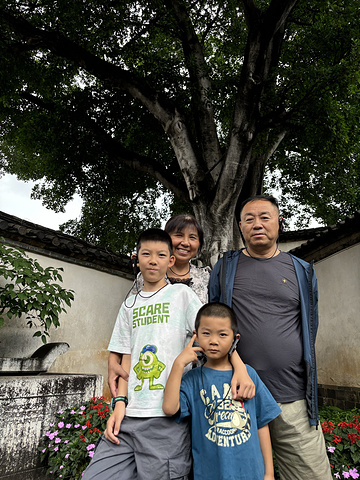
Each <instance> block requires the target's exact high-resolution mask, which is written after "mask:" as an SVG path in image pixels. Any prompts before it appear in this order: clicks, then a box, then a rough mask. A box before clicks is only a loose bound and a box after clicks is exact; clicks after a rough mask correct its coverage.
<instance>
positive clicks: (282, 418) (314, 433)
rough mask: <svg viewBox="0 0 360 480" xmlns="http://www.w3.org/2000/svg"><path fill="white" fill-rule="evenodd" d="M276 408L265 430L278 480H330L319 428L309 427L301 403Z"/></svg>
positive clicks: (322, 437)
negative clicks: (275, 462) (277, 471)
mask: <svg viewBox="0 0 360 480" xmlns="http://www.w3.org/2000/svg"><path fill="white" fill-rule="evenodd" d="M279 406H280V408H281V410H282V413H281V415H279V416H278V417H277V418H275V420H273V421H272V422H270V423H269V427H270V433H271V442H272V446H273V449H274V453H275V458H276V461H277V463H278V467H279V473H280V478H281V480H332V478H333V477H332V475H331V471H330V465H329V460H328V457H327V454H326V448H325V440H324V436H323V433H322V430H321V425H319V426H318V429H316V427H310V425H309V418H308V414H307V409H306V402H305V400H298V401H296V402H292V403H279Z"/></svg>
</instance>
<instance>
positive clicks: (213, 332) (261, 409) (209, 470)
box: [163, 303, 281, 480]
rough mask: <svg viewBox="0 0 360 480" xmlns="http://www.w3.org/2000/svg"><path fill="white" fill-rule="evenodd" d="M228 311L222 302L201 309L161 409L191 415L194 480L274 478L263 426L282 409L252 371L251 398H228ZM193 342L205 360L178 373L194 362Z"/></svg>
mask: <svg viewBox="0 0 360 480" xmlns="http://www.w3.org/2000/svg"><path fill="white" fill-rule="evenodd" d="M236 325H237V323H236V318H235V314H234V312H233V310H232V309H231V308H230V307H228V306H227V305H224V304H221V303H208V304H206V305H204V306H203V307H201V308H200V310H199V311H198V313H197V316H196V321H195V331H194V336H193V338H192V339H191V341H190V342H189V344H188V345H187V346H186V347H185V349H184V350H183V351H182V353H181V354H180V355H179V356H178V357H177V358H176V359H175V361H174V364H173V367H172V370H171V373H170V376H169V378H168V381H167V383H166V387H165V392H164V401H163V410H164V412H165V413H166V414H167V415H174V414H176V413H177V412H179V420H183V419H184V418H186V417H188V416H190V415H191V422H192V453H193V460H194V478H195V480H203V479H206V480H249V479H250V478H251V480H274V468H273V460H272V449H271V441H270V434H269V427H268V423H269V422H270V421H271V420H273V419H274V418H276V417H277V416H278V415H279V414H280V413H281V410H280V408H279V406H278V405H277V403H276V402H275V400H274V399H273V397H272V396H271V394H270V392H269V391H268V389H267V388H266V387H265V385H264V384H263V383H262V381H261V380H260V378H259V377H258V375H257V374H256V372H255V370H254V369H253V368H251V367H250V366H247V369H248V373H249V375H250V377H251V378H252V380H253V382H254V383H255V389H256V393H255V397H254V398H252V399H251V400H247V401H244V402H241V401H236V400H233V398H232V394H231V388H230V380H231V376H232V366H231V363H230V361H229V352H230V351H231V349H232V348H234V347H235V345H236V340H237V339H239V338H240V335H239V334H237V333H236ZM195 339H196V340H197V342H198V343H199V345H200V347H201V349H202V350H203V352H204V353H205V355H206V357H207V362H206V364H205V365H204V366H203V367H200V368H195V369H193V370H191V371H189V372H188V373H187V374H186V375H185V376H184V377H183V378H182V375H183V369H184V367H185V366H186V365H188V364H189V363H191V362H192V361H194V360H195V359H196V351H198V350H199V347H194V346H193V345H194V341H195Z"/></svg>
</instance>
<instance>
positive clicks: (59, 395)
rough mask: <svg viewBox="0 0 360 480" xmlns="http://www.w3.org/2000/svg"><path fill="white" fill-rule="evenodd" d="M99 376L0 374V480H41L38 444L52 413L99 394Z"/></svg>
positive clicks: (52, 416) (41, 468) (100, 390)
mask: <svg viewBox="0 0 360 480" xmlns="http://www.w3.org/2000/svg"><path fill="white" fill-rule="evenodd" d="M102 386H103V377H102V376H101V375H86V374H79V375H67V374H43V375H28V376H1V377H0V432H1V434H0V479H1V480H20V479H21V480H45V479H46V478H48V477H46V476H45V470H44V469H43V467H42V465H41V462H40V452H39V450H38V449H39V446H40V443H41V440H42V437H43V436H44V435H45V433H46V431H47V430H48V428H49V425H50V423H51V422H52V421H53V419H54V415H55V413H56V412H57V411H58V410H60V409H65V408H68V407H71V406H73V405H78V404H80V403H81V402H82V401H84V400H90V399H91V398H92V397H94V396H101V394H102Z"/></svg>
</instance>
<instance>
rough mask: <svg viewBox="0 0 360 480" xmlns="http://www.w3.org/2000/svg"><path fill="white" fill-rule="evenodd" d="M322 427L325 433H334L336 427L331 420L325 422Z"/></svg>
mask: <svg viewBox="0 0 360 480" xmlns="http://www.w3.org/2000/svg"><path fill="white" fill-rule="evenodd" d="M321 427H322V431H323V433H332V432H333V430H334V428H335V425H334V424H333V423H332V422H330V421H329V420H325V422H323V423H322V424H321Z"/></svg>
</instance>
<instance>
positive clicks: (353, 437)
mask: <svg viewBox="0 0 360 480" xmlns="http://www.w3.org/2000/svg"><path fill="white" fill-rule="evenodd" d="M347 436H348V439H349V440H350V444H351V445H353V444H354V443H356V442H357V441H358V440H359V439H360V435H357V434H356V433H348V434H347Z"/></svg>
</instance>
